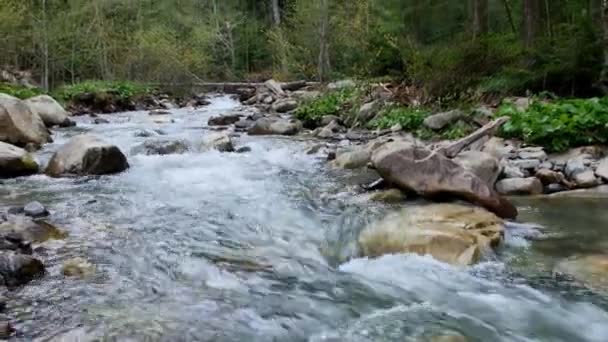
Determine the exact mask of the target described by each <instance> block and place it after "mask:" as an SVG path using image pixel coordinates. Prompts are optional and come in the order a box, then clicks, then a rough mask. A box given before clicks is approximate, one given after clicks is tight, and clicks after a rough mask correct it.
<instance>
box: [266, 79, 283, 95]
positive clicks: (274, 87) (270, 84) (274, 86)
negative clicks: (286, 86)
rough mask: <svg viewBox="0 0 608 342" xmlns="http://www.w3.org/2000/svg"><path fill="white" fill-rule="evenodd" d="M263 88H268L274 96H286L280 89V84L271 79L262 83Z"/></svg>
mask: <svg viewBox="0 0 608 342" xmlns="http://www.w3.org/2000/svg"><path fill="white" fill-rule="evenodd" d="M264 86H266V88H268V90H270V91H271V92H272V93H273V94H275V95H276V96H279V97H284V96H285V95H286V94H285V91H284V90H283V88H282V87H281V84H280V83H279V82H277V81H275V80H273V79H270V80H268V81H266V82H264Z"/></svg>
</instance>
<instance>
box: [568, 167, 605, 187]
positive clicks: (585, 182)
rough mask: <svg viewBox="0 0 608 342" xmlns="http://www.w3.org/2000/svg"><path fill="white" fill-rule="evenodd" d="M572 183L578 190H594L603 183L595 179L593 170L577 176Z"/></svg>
mask: <svg viewBox="0 0 608 342" xmlns="http://www.w3.org/2000/svg"><path fill="white" fill-rule="evenodd" d="M572 181H574V184H576V187H578V188H593V187H595V186H598V185H600V184H601V181H600V180H599V179H598V178H597V177H595V173H594V172H593V170H591V169H588V170H585V171H583V172H579V173H577V174H575V175H574V177H572Z"/></svg>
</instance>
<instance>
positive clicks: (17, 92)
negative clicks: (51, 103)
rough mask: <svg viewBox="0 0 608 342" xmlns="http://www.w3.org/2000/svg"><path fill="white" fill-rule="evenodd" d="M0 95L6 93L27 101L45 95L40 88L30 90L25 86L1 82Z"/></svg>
mask: <svg viewBox="0 0 608 342" xmlns="http://www.w3.org/2000/svg"><path fill="white" fill-rule="evenodd" d="M0 93H4V94H7V95H10V96H14V97H17V98H20V99H22V100H25V99H29V98H30V97H34V96H38V95H40V94H44V91H42V89H39V88H28V87H24V86H19V85H14V84H9V83H2V82H0Z"/></svg>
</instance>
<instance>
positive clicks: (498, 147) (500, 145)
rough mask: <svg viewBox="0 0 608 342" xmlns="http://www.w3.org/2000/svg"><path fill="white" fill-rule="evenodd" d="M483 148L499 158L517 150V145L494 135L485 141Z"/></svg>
mask: <svg viewBox="0 0 608 342" xmlns="http://www.w3.org/2000/svg"><path fill="white" fill-rule="evenodd" d="M481 150H482V151H483V152H486V153H489V154H491V155H493V156H494V157H495V158H497V159H503V158H506V157H507V156H509V155H510V154H512V153H513V151H515V146H513V144H511V143H510V142H508V141H505V140H504V139H502V138H498V137H492V138H490V139H489V140H488V141H486V142H485V143H484V145H483V147H482V148H481Z"/></svg>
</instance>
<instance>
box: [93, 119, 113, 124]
mask: <svg viewBox="0 0 608 342" xmlns="http://www.w3.org/2000/svg"><path fill="white" fill-rule="evenodd" d="M93 123H94V124H96V125H101V124H109V123H110V121H109V120H106V119H102V118H95V119H94V120H93Z"/></svg>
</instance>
